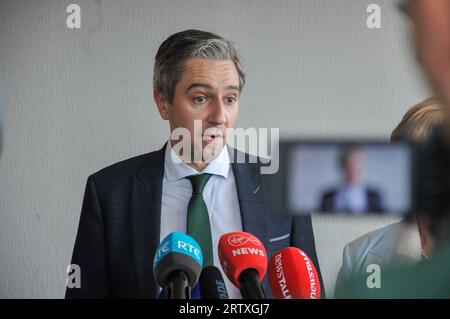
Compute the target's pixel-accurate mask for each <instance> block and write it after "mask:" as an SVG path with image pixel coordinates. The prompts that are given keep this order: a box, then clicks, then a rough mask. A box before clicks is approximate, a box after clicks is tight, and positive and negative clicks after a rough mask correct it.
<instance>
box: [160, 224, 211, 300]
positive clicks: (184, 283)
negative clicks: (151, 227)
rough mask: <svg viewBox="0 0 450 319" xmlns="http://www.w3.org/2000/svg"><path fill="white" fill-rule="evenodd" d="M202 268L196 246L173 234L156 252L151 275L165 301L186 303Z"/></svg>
mask: <svg viewBox="0 0 450 319" xmlns="http://www.w3.org/2000/svg"><path fill="white" fill-rule="evenodd" d="M202 265H203V255H202V251H201V249H200V245H199V244H198V243H197V242H196V241H195V240H194V239H193V238H192V237H190V236H188V235H186V234H183V233H179V232H173V233H170V234H169V235H167V236H166V238H164V239H163V241H162V242H161V244H160V245H159V247H158V250H157V251H156V254H155V258H154V261H153V274H154V276H155V279H156V282H157V283H158V284H159V285H160V286H161V287H162V288H163V289H164V295H165V297H166V298H167V299H190V298H191V289H192V288H193V287H194V286H195V284H196V283H197V281H198V277H199V276H200V272H201V270H202Z"/></svg>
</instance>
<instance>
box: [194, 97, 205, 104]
mask: <svg viewBox="0 0 450 319" xmlns="http://www.w3.org/2000/svg"><path fill="white" fill-rule="evenodd" d="M194 102H195V103H204V102H206V97H204V96H197V97H195V98H194Z"/></svg>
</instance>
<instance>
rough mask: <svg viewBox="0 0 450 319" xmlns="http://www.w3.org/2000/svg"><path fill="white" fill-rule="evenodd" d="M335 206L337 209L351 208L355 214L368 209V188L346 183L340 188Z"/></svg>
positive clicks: (345, 209)
mask: <svg viewBox="0 0 450 319" xmlns="http://www.w3.org/2000/svg"><path fill="white" fill-rule="evenodd" d="M334 208H335V210H337V211H347V210H350V211H351V212H353V213H355V214H361V213H363V212H365V211H367V208H368V200H367V190H366V188H365V187H364V186H363V185H361V184H357V185H346V186H343V187H341V188H339V189H338V191H337V193H336V198H335V203H334Z"/></svg>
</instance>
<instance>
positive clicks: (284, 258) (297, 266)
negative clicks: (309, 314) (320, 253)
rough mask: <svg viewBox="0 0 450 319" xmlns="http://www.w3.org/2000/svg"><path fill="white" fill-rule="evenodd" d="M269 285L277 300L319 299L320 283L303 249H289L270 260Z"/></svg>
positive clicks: (281, 251)
mask: <svg viewBox="0 0 450 319" xmlns="http://www.w3.org/2000/svg"><path fill="white" fill-rule="evenodd" d="M269 283H270V288H271V289H272V294H273V296H274V297H275V298H276V299H319V298H320V282H319V277H318V275H317V270H316V267H314V264H313V262H312V261H311V259H310V258H309V257H308V255H306V254H305V253H304V252H303V251H302V250H301V249H298V248H295V247H287V248H284V249H282V250H280V251H279V252H277V253H276V254H274V255H273V256H272V258H270V262H269Z"/></svg>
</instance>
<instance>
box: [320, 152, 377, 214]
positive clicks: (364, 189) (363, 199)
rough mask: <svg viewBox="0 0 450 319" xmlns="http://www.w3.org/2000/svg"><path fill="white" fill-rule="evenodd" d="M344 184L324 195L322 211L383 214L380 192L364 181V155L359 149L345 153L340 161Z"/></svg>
mask: <svg viewBox="0 0 450 319" xmlns="http://www.w3.org/2000/svg"><path fill="white" fill-rule="evenodd" d="M339 167H340V168H341V173H342V184H341V185H339V186H338V187H336V188H335V189H331V190H328V191H326V192H325V193H324V194H323V195H322V200H321V205H320V211H323V212H325V211H327V212H329V211H333V212H351V213H354V214H361V213H364V212H382V211H383V210H384V209H383V204H382V199H381V195H380V193H379V191H378V190H376V189H374V188H371V187H368V186H366V185H365V184H364V183H363V181H362V177H363V173H364V168H365V167H364V154H363V152H362V151H361V150H360V149H358V148H353V149H350V150H348V151H345V152H343V154H342V155H341V157H340V159H339Z"/></svg>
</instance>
